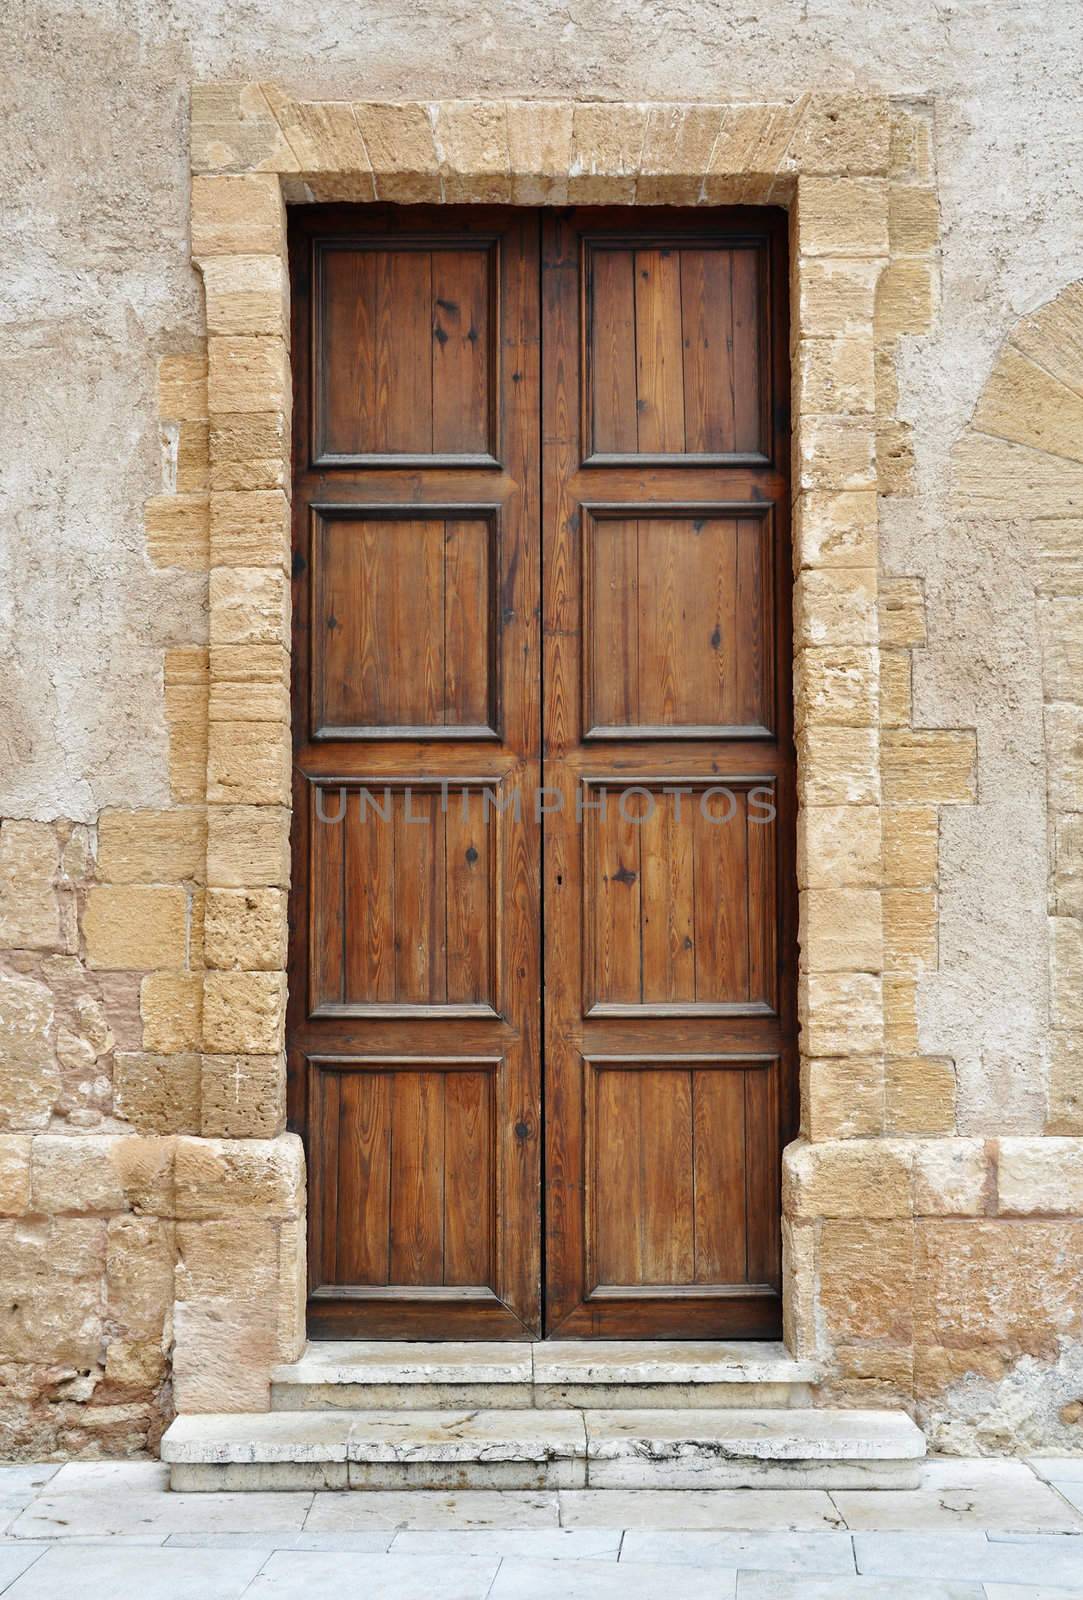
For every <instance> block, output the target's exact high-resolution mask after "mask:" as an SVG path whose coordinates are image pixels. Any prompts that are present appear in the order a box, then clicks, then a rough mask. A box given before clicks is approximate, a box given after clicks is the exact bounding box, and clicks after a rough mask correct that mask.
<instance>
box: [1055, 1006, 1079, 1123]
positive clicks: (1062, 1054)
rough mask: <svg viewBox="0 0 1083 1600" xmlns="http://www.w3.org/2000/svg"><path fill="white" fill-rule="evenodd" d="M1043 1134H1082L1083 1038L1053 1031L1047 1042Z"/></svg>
mask: <svg viewBox="0 0 1083 1600" xmlns="http://www.w3.org/2000/svg"><path fill="white" fill-rule="evenodd" d="M1048 1095H1049V1102H1048V1112H1047V1117H1046V1132H1047V1133H1062V1134H1071V1133H1083V1038H1081V1037H1080V1035H1079V1034H1078V1033H1076V1032H1070V1033H1069V1032H1062V1031H1060V1030H1056V1031H1054V1032H1053V1033H1052V1035H1051V1037H1050V1045H1049V1090H1048Z"/></svg>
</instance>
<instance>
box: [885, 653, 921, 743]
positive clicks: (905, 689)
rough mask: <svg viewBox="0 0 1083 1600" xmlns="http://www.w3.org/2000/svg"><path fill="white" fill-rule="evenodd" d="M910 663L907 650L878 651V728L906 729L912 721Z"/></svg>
mask: <svg viewBox="0 0 1083 1600" xmlns="http://www.w3.org/2000/svg"><path fill="white" fill-rule="evenodd" d="M911 678H912V670H911V662H910V653H909V651H907V650H883V649H882V650H881V651H880V726H881V727H883V728H908V727H909V726H910V724H911V722H912V721H913V696H912V688H911Z"/></svg>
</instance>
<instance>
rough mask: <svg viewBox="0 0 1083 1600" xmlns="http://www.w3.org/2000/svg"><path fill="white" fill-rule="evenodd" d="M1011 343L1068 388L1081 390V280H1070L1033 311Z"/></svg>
mask: <svg viewBox="0 0 1083 1600" xmlns="http://www.w3.org/2000/svg"><path fill="white" fill-rule="evenodd" d="M1012 343H1013V344H1014V345H1015V346H1016V347H1017V348H1018V349H1020V350H1021V351H1022V352H1023V354H1024V355H1027V356H1029V357H1030V359H1031V360H1032V361H1033V362H1035V363H1036V364H1037V365H1038V366H1039V367H1044V369H1045V371H1046V372H1048V373H1051V374H1052V376H1053V377H1054V378H1058V379H1059V380H1060V382H1061V383H1063V384H1066V385H1067V386H1068V388H1069V389H1074V390H1075V391H1076V393H1079V392H1081V391H1083V284H1080V283H1070V284H1069V285H1068V287H1067V288H1066V289H1062V290H1061V292H1060V294H1058V295H1057V296H1056V297H1055V299H1053V300H1048V301H1047V302H1046V303H1045V305H1044V306H1039V307H1038V309H1037V311H1032V312H1031V313H1030V315H1029V316H1028V317H1025V318H1024V319H1023V321H1022V322H1021V323H1020V324H1019V326H1018V327H1017V328H1016V329H1015V331H1014V332H1013V334H1012Z"/></svg>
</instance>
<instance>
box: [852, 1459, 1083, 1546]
mask: <svg viewBox="0 0 1083 1600" xmlns="http://www.w3.org/2000/svg"><path fill="white" fill-rule="evenodd" d="M1024 1471H1026V1469H1025V1468H1024ZM1080 1488H1083V1484H1081V1485H1080ZM832 1499H833V1500H834V1502H835V1504H836V1506H838V1508H839V1510H840V1512H841V1513H842V1515H843V1518H844V1520H845V1522H846V1526H847V1527H848V1528H855V1529H856V1528H861V1529H870V1528H883V1529H885V1530H894V1531H896V1532H907V1531H909V1530H913V1531H914V1532H915V1533H918V1532H923V1531H926V1530H927V1531H930V1532H932V1531H935V1530H938V1529H941V1528H974V1529H978V1528H997V1529H1000V1530H1003V1531H1004V1532H1009V1533H1072V1532H1079V1533H1083V1516H1081V1515H1080V1514H1079V1512H1078V1511H1074V1510H1073V1509H1072V1508H1071V1507H1070V1506H1067V1505H1065V1503H1064V1500H1063V1499H1062V1498H1061V1496H1060V1495H1059V1494H1057V1493H1056V1491H1055V1490H1054V1489H1052V1488H1051V1487H1050V1486H1049V1485H1048V1484H1044V1483H1039V1481H1038V1480H1037V1478H1035V1477H1034V1476H1033V1475H1032V1474H1030V1473H1027V1477H1026V1479H1025V1480H1024V1481H1022V1482H1015V1481H1010V1482H998V1481H997V1480H996V1479H995V1478H992V1477H991V1478H989V1479H988V1480H987V1481H986V1482H985V1483H979V1484H977V1485H975V1486H974V1487H970V1488H966V1487H962V1488H941V1489H914V1490H911V1491H910V1492H909V1493H905V1494H879V1493H877V1492H876V1491H874V1490H873V1491H864V1492H863V1491H861V1490H845V1489H836V1490H835V1491H834V1493H833V1494H832Z"/></svg>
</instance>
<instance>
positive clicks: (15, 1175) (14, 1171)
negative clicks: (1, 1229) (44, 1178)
mask: <svg viewBox="0 0 1083 1600" xmlns="http://www.w3.org/2000/svg"><path fill="white" fill-rule="evenodd" d="M29 1206H30V1138H29V1135H26V1134H18V1133H5V1134H0V1216H5V1217H18V1216H21V1215H22V1213H23V1212H24V1211H26V1210H28V1209H29Z"/></svg>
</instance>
